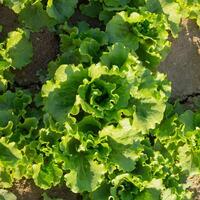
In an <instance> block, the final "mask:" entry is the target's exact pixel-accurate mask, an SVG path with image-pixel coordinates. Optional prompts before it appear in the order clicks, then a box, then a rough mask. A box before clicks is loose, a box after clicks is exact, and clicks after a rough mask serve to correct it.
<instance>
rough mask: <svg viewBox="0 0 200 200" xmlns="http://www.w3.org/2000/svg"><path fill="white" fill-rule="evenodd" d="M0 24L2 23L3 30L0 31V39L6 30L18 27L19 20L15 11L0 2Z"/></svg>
mask: <svg viewBox="0 0 200 200" xmlns="http://www.w3.org/2000/svg"><path fill="white" fill-rule="evenodd" d="M0 25H3V32H2V33H0V41H1V40H2V39H3V38H4V37H5V36H6V35H7V33H8V32H10V31H13V30H15V29H16V28H18V27H19V22H18V19H17V16H16V15H15V13H14V12H13V11H12V10H10V9H8V8H7V7H4V6H2V5H1V4H0Z"/></svg>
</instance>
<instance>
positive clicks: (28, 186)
mask: <svg viewBox="0 0 200 200" xmlns="http://www.w3.org/2000/svg"><path fill="white" fill-rule="evenodd" d="M9 191H11V192H13V193H14V194H15V195H16V197H17V200H43V197H42V196H43V194H44V193H46V194H47V195H48V196H49V197H51V198H61V199H63V200H80V198H81V197H80V196H79V195H77V194H74V193H72V192H70V190H69V189H67V187H66V186H57V187H54V188H52V189H50V190H47V191H44V190H42V189H40V188H38V187H37V186H35V184H34V182H33V181H32V180H25V179H23V180H20V181H18V182H15V183H14V185H13V187H12V188H11V189H9Z"/></svg>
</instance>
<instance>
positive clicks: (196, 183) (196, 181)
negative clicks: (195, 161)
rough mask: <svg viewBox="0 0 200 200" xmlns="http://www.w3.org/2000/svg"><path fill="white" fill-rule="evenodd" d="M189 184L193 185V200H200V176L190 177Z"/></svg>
mask: <svg viewBox="0 0 200 200" xmlns="http://www.w3.org/2000/svg"><path fill="white" fill-rule="evenodd" d="M188 182H189V183H190V184H191V186H190V188H189V189H190V191H192V192H193V193H194V195H193V200H200V175H199V176H198V175H195V176H191V177H189V179H188Z"/></svg>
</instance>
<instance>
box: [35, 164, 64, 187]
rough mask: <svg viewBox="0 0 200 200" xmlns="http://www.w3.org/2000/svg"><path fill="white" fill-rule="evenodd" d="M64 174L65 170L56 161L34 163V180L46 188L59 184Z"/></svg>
mask: <svg viewBox="0 0 200 200" xmlns="http://www.w3.org/2000/svg"><path fill="white" fill-rule="evenodd" d="M62 175H63V171H62V170H61V169H60V168H59V167H58V166H57V165H56V164H54V163H48V164H44V165H43V164H41V163H39V164H34V165H33V179H34V182H35V184H36V185H37V186H39V187H40V188H42V189H44V190H46V189H49V188H51V187H52V186H56V185H58V184H59V183H60V180H61V177H62Z"/></svg>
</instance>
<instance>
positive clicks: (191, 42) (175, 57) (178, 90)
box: [160, 20, 200, 99]
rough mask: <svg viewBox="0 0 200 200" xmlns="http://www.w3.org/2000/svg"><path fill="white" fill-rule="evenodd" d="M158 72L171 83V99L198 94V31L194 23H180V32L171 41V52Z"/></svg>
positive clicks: (199, 63)
mask: <svg viewBox="0 0 200 200" xmlns="http://www.w3.org/2000/svg"><path fill="white" fill-rule="evenodd" d="M160 71H161V72H164V73H166V74H167V75H168V78H169V80H170V81H171V82H172V98H176V99H177V98H180V99H184V98H187V96H190V95H191V96H192V95H193V96H195V94H199V93H200V29H199V27H198V26H197V25H196V23H195V22H194V21H192V20H183V21H182V31H181V32H180V34H179V36H178V38H177V39H172V48H171V51H170V53H169V55H168V56H167V58H166V60H165V61H164V62H162V63H161V65H160Z"/></svg>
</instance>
